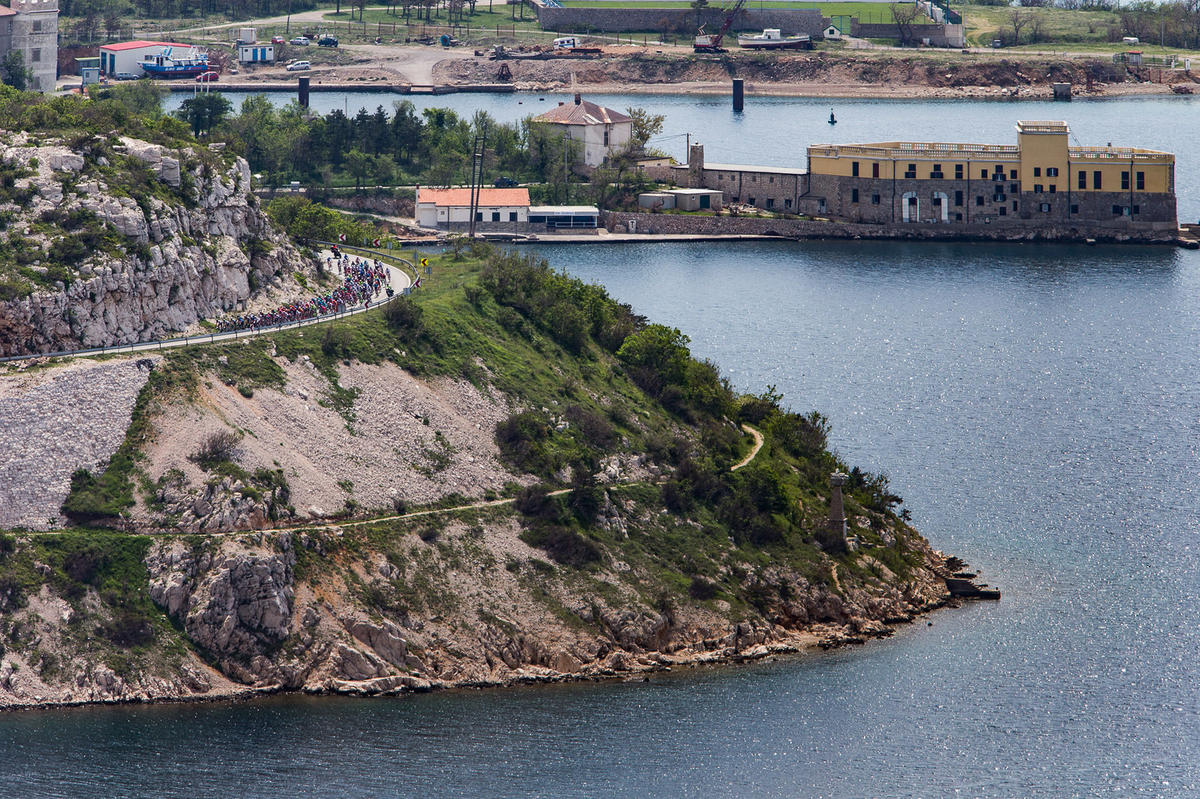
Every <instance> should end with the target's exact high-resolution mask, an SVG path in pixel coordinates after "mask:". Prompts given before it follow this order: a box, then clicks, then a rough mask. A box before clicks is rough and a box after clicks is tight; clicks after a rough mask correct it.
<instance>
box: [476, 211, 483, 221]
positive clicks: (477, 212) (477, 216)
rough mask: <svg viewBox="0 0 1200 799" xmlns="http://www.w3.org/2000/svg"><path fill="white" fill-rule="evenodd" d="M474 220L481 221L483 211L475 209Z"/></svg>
mask: <svg viewBox="0 0 1200 799" xmlns="http://www.w3.org/2000/svg"><path fill="white" fill-rule="evenodd" d="M475 221H476V222H482V221H483V212H482V211H476V212H475Z"/></svg>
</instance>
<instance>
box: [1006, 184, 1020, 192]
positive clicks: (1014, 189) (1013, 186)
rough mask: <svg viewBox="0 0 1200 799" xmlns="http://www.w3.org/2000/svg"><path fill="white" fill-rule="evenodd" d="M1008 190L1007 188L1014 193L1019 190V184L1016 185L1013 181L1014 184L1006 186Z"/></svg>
mask: <svg viewBox="0 0 1200 799" xmlns="http://www.w3.org/2000/svg"><path fill="white" fill-rule="evenodd" d="M1008 190H1009V191H1010V192H1011V193H1013V194H1016V193H1017V192H1018V191H1020V187H1019V186H1018V185H1017V184H1016V183H1014V184H1012V185H1011V186H1009V187H1008Z"/></svg>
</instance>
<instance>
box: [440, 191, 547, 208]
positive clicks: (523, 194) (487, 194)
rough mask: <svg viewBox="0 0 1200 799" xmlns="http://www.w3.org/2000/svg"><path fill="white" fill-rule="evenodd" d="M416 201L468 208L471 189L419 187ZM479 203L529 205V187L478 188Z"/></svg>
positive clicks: (489, 204)
mask: <svg viewBox="0 0 1200 799" xmlns="http://www.w3.org/2000/svg"><path fill="white" fill-rule="evenodd" d="M417 202H419V203H433V204H434V205H439V206H454V207H461V208H469V207H470V206H471V190H470V189H427V188H425V187H421V191H420V193H419V194H418V196H417ZM479 204H480V205H488V206H500V205H529V189H480V190H479Z"/></svg>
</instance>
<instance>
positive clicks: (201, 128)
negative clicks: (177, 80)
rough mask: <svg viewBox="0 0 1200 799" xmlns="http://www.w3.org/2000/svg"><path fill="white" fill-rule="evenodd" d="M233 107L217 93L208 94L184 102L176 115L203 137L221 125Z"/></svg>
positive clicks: (193, 131) (197, 134)
mask: <svg viewBox="0 0 1200 799" xmlns="http://www.w3.org/2000/svg"><path fill="white" fill-rule="evenodd" d="M232 108H233V105H232V104H231V103H230V102H229V101H228V100H227V99H225V97H224V96H223V95H221V94H218V93H216V92H206V93H204V94H198V95H196V96H195V97H192V98H189V99H187V100H184V101H183V105H181V106H180V107H179V110H178V111H176V112H175V115H176V116H178V117H179V118H180V119H182V120H183V121H184V122H187V123H188V124H189V125H191V126H192V133H194V134H195V135H196V136H201V135H203V134H205V133H207V132H208V131H210V130H212V129H213V128H215V127H216V126H217V125H219V124H220V122H221V120H222V119H224V118H225V116H226V115H227V114H228V113H229V112H230V110H232Z"/></svg>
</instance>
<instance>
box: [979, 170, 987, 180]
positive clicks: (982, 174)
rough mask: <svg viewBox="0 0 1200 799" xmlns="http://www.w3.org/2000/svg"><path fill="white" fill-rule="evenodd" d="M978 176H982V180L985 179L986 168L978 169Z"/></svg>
mask: <svg viewBox="0 0 1200 799" xmlns="http://www.w3.org/2000/svg"><path fill="white" fill-rule="evenodd" d="M979 177H981V178H983V179H984V180H987V170H986V169H981V170H979Z"/></svg>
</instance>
